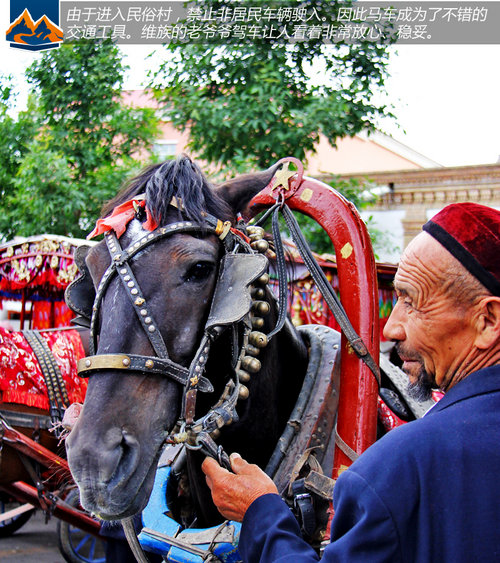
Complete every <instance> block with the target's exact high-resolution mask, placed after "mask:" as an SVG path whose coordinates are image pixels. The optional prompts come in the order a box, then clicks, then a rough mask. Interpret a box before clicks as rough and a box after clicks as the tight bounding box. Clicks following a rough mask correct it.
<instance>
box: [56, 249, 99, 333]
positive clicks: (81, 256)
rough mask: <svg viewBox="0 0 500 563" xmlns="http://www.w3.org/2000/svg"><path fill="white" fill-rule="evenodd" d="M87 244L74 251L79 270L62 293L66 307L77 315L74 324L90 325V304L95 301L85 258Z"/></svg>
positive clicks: (92, 284) (87, 250)
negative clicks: (77, 274) (78, 274)
mask: <svg viewBox="0 0 500 563" xmlns="http://www.w3.org/2000/svg"><path fill="white" fill-rule="evenodd" d="M90 249H91V247H90V246H88V245H82V246H79V247H78V248H77V249H76V251H75V257H74V258H75V264H76V266H77V268H78V271H79V272H80V276H78V277H77V278H76V279H75V280H73V281H72V282H71V283H70V284H69V285H68V287H67V288H66V291H65V293H64V299H65V300H66V304H67V305H68V307H69V308H70V309H71V310H72V311H73V312H74V313H76V314H77V315H78V317H77V319H76V320H75V323H76V324H80V325H82V326H86V327H87V328H88V327H90V320H91V318H92V306H93V305H94V301H95V296H96V293H95V289H94V283H93V281H92V277H91V275H90V272H89V269H88V268H87V264H86V263H85V259H86V257H87V254H88V252H89V250H90Z"/></svg>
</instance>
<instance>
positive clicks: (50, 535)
mask: <svg viewBox="0 0 500 563" xmlns="http://www.w3.org/2000/svg"><path fill="white" fill-rule="evenodd" d="M57 522H58V520H57V518H51V519H50V520H49V522H48V523H45V515H44V514H43V512H42V511H41V510H37V511H36V512H35V514H34V515H33V516H32V517H31V518H30V519H29V521H28V522H27V523H26V524H25V525H24V526H23V527H22V528H20V529H19V530H18V531H17V532H15V533H14V534H13V535H12V536H10V537H7V538H0V562H1V563H65V560H64V557H63V556H62V554H61V552H60V551H59V547H58V534H57ZM71 530H72V533H71V538H72V542H73V545H74V546H78V545H79V544H80V542H82V539H83V538H86V539H85V540H84V541H83V543H82V544H81V547H80V548H78V549H79V551H78V553H79V554H80V555H81V556H83V557H85V558H89V557H90V549H91V548H92V544H94V551H93V556H92V560H94V559H97V558H100V557H102V558H103V557H104V551H103V548H104V544H103V543H102V542H101V540H97V542H95V540H94V538H93V536H88V535H87V534H84V533H83V532H81V531H80V530H77V529H75V528H71ZM87 560H88V559H87Z"/></svg>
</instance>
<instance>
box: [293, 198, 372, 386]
mask: <svg viewBox="0 0 500 563" xmlns="http://www.w3.org/2000/svg"><path fill="white" fill-rule="evenodd" d="M282 213H283V218H284V219H285V222H286V224H287V227H288V228H289V230H290V234H291V235H292V239H293V242H294V243H295V245H296V246H297V249H298V251H299V253H300V255H301V256H302V259H303V260H304V264H305V265H306V266H307V269H308V270H309V272H310V274H311V276H312V278H313V280H314V282H315V283H316V285H317V286H318V289H319V290H320V292H321V295H322V296H323V298H324V299H325V301H326V303H327V305H328V307H329V309H330V311H331V312H332V313H333V315H334V317H335V320H336V321H337V322H338V323H339V325H340V328H341V330H342V332H343V333H344V334H345V336H346V338H347V340H348V341H349V344H350V345H351V346H352V349H353V350H354V351H355V352H356V354H357V356H358V357H359V358H360V359H361V360H362V361H363V362H364V363H365V364H366V365H367V366H368V367H369V368H370V371H371V372H372V373H373V375H374V376H375V379H376V380H377V384H378V386H379V387H380V370H379V367H378V365H377V363H376V362H375V360H374V359H373V357H372V355H371V354H370V353H369V351H368V348H367V347H366V345H365V343H364V342H363V340H362V339H361V337H360V336H359V335H358V334H357V333H356V331H355V330H354V328H353V326H352V324H351V321H350V320H349V317H348V316H347V313H346V311H345V309H344V307H343V306H342V303H341V302H340V300H339V298H338V297H337V295H336V293H335V291H334V290H333V288H332V286H331V285H330V283H329V281H328V279H327V278H326V276H325V274H324V272H323V270H322V269H321V268H320V267H319V265H318V263H317V262H316V260H315V258H314V256H313V254H312V252H311V249H310V248H309V246H308V244H307V241H306V240H305V238H304V235H303V234H302V233H301V231H300V228H299V225H298V223H297V220H296V219H295V217H294V216H293V213H292V212H291V210H290V208H289V207H288V206H287V205H283V207H282Z"/></svg>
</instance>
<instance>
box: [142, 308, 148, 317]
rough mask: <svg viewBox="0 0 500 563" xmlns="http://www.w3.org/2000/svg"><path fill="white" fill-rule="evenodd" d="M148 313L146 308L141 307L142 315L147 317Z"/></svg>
mask: <svg viewBox="0 0 500 563" xmlns="http://www.w3.org/2000/svg"><path fill="white" fill-rule="evenodd" d="M147 314H148V312H147V310H146V309H141V315H142V316H143V317H145V316H146V315H147Z"/></svg>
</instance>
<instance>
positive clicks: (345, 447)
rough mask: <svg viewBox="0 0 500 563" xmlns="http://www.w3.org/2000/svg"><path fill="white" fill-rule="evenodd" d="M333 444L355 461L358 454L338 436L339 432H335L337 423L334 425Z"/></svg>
mask: <svg viewBox="0 0 500 563" xmlns="http://www.w3.org/2000/svg"><path fill="white" fill-rule="evenodd" d="M335 445H337V446H338V447H339V448H340V450H341V451H342V452H344V453H345V455H346V456H347V457H348V458H349V459H350V460H351V461H356V460H357V459H358V457H359V454H358V453H357V452H355V451H354V450H353V449H352V448H351V447H350V446H348V445H347V444H346V443H345V442H344V440H342V438H341V437H340V434H339V433H338V432H337V425H335Z"/></svg>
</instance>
